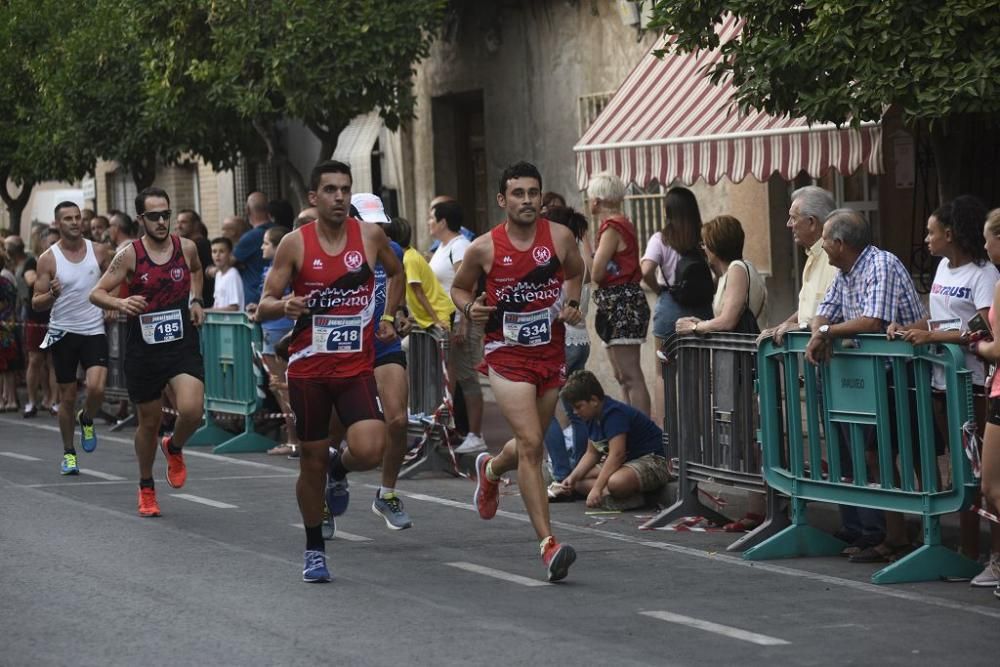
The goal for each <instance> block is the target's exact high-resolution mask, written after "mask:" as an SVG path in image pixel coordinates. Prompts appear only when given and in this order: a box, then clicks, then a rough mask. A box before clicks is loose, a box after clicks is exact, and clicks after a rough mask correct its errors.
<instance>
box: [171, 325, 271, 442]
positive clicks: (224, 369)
mask: <svg viewBox="0 0 1000 667" xmlns="http://www.w3.org/2000/svg"><path fill="white" fill-rule="evenodd" d="M260 349H261V330H260V327H259V326H257V325H256V324H255V323H254V322H251V321H250V319H249V318H248V317H247V314H246V313H238V312H235V311H234V312H222V311H218V312H216V311H208V312H206V313H205V323H204V324H203V325H202V327H201V354H202V357H203V358H204V361H205V424H204V426H202V427H201V428H199V429H198V430H197V431H195V432H194V434H193V435H192V436H191V439H190V440H188V442H187V444H188V445H209V446H212V447H214V449H213V450H212V451H213V452H214V453H216V454H222V453H233V452H262V451H266V450H268V449H270V448H271V447H273V446H274V441H273V440H271V439H270V438H265V437H264V436H262V435H260V434H259V433H256V432H255V431H254V424H253V413H254V412H256V411H257V409H258V407H259V400H258V393H257V387H258V385H259V384H260V377H259V375H258V371H257V366H256V364H255V362H254V356H255V350H260ZM213 412H216V413H223V414H231V415H240V416H242V417H243V433H240V434H238V435H235V436H234V435H233V433H231V432H230V431H227V430H225V429H222V428H219V427H218V426H216V424H215V422H214V420H213V418H212V413H213Z"/></svg>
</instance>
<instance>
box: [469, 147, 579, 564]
mask: <svg viewBox="0 0 1000 667" xmlns="http://www.w3.org/2000/svg"><path fill="white" fill-rule="evenodd" d="M497 204H499V206H500V207H501V208H503V209H504V211H505V212H506V214H507V219H506V221H505V222H504V223H503V224H502V225H499V226H497V227H495V228H494V229H493V231H492V232H491V233H490V234H484V235H483V236H480V237H479V238H477V239H476V240H475V241H473V242H472V245H471V246H469V248H468V249H467V250H466V251H465V259H464V260H463V261H462V266H461V268H460V269H459V271H458V274H457V275H456V276H455V282H454V283H453V284H452V288H451V295H452V300H453V301H454V302H455V306H456V308H458V309H460V310H461V311H462V312H463V313H464V314H465V316H466V317H468V318H470V319H472V320H473V321H476V322H485V324H486V336H485V339H484V340H485V345H484V348H485V350H484V351H485V358H484V360H483V364H482V365H481V367H480V371H481V372H483V373H484V374H486V375H488V377H489V379H490V386H491V387H492V388H493V393H494V394H495V395H496V398H497V403H498V404H499V406H500V411H501V412H502V413H503V416H504V418H506V420H507V422H508V423H509V424H510V427H511V430H512V431H513V432H514V437H513V438H512V439H511V440H510V441H508V442H507V444H506V445H504V447H503V450H502V451H501V452H500V453H499V454H498V455H497V456H496V457H491V456H490V455H489V454H487V453H485V452H484V453H482V454H480V455H479V457H478V458H477V459H476V471H477V482H476V493H475V496H474V498H475V503H476V507H477V509H478V510H479V516H481V517H482V518H483V519H492V518H493V516H494V515H495V514H496V512H497V507H498V506H499V484H498V483H499V480H500V476H501V475H503V474H504V473H505V472H507V471H508V470H513V469H515V468H516V469H517V481H518V484H519V485H520V487H521V497H522V498H523V499H524V505H525V508H526V509H527V510H528V515H529V516H530V517H531V525H532V526H533V527H534V529H535V532H536V533H537V534H538V538H539V540H541V545H540V549H541V554H542V562H543V563H544V564H545V566H546V568H547V571H548V580H549V581H558V580H560V579H563V578H564V577H565V576H566V574H567V573H568V571H569V566H570V565H572V563H573V561H574V560H576V552H575V551H574V550H573V548H572V547H571V546H569V545H568V544H559V543H558V542H557V541H556V539H555V538H554V537H553V536H552V526H551V524H550V523H549V503H548V498H547V497H546V493H545V483H544V481H543V480H542V459H543V455H544V454H543V452H544V448H543V442H542V440H543V435H544V433H545V428H546V427H548V425H549V422H550V421H552V413H553V411H554V410H555V406H556V399H557V398H558V394H559V388H560V387H561V386H562V384H563V382H564V381H565V374H566V353H565V348H564V346H563V341H564V337H565V327H564V325H563V322H568V323H570V324H576V323H578V322H580V320H581V319H582V317H583V316H582V314H581V313H580V309H579V306H580V289H581V287H582V277H583V259H582V258H581V257H580V251H579V249H578V248H577V244H576V240H575V239H574V238H573V235H572V233H571V232H570V231H569V230H568V229H567V228H566V227H563V226H562V225H553V224H550V223H549V221H548V220H546V219H545V218H541V217H539V215H538V211H539V209H540V208H541V205H542V177H541V174H539V173H538V170H537V169H536V168H535V167H534V166H533V165H531V164H528V163H526V162H519V163H518V164H516V165H513V166H511V167H508V168H507V169H506V170H505V171H504V172H503V175H502V176H501V177H500V189H499V193H498V194H497ZM484 273H485V274H486V292H485V293H484V294H483V295H482V296H480V297H479V298H478V299H475V300H473V298H474V294H475V292H474V290H475V286H476V283H477V281H478V280H479V278H480V276H482V275H483V274H484ZM564 283H565V295H566V302H565V303H563V297H562V294H563V286H564Z"/></svg>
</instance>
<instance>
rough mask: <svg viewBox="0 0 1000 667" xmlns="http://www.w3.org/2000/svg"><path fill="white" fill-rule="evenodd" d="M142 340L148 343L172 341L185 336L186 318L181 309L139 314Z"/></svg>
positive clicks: (156, 343)
mask: <svg viewBox="0 0 1000 667" xmlns="http://www.w3.org/2000/svg"><path fill="white" fill-rule="evenodd" d="M139 326H140V328H141V329H142V340H143V341H145V342H146V344H147V345H159V344H160V343H172V342H174V341H175V340H180V339H182V338H184V318H183V316H182V315H181V311H180V310H179V309H175V310H161V311H158V312H155V313H146V314H144V315H140V316H139Z"/></svg>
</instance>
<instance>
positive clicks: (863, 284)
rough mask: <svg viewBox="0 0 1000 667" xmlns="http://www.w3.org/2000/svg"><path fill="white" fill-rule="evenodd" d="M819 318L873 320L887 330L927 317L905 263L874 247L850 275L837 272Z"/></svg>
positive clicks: (861, 258)
mask: <svg viewBox="0 0 1000 667" xmlns="http://www.w3.org/2000/svg"><path fill="white" fill-rule="evenodd" d="M816 315H818V316H820V317H825V318H826V319H827V320H828V321H830V322H832V323H836V322H846V321H849V320H856V319H858V318H861V317H872V318H875V319H877V320H882V326H883V328H885V327H886V326H888V324H889V323H890V322H897V323H899V324H903V325H906V324H912V323H913V322H916V321H918V320H922V319H924V318H925V317H927V314H926V311H924V307H923V305H922V304H921V303H920V297H919V296H918V295H917V290H916V288H915V287H914V286H913V280H912V279H911V278H910V274H909V273H908V272H907V270H906V268H905V267H904V266H903V263H902V262H900V261H899V258H898V257H896V256H895V255H893V254H892V253H891V252H886V251H885V250H882V249H880V248H876V247H875V246H872V245H870V246H868V247H867V248H865V249H864V250H863V251H862V252H861V254H860V255H859V256H858V259H857V260H856V261H855V262H854V266H852V267H851V270H850V271H847V272H844V271H839V270H838V271H837V277H836V278H834V279H833V284H832V285H830V289H829V290H827V292H826V296H825V297H823V303H821V304H820V305H819V309H818V310H817V311H816Z"/></svg>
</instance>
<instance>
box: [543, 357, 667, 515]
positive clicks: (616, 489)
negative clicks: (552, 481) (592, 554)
mask: <svg viewBox="0 0 1000 667" xmlns="http://www.w3.org/2000/svg"><path fill="white" fill-rule="evenodd" d="M562 397H563V399H565V400H566V401H567V402H568V403H569V404H570V405H571V406H573V412H575V413H576V414H577V416H578V417H580V419H582V420H583V421H584V423H586V424H587V428H588V431H589V435H588V438H589V440H590V442H589V443H588V444H587V452H586V453H585V454H584V455H583V456H582V457H581V458H580V462H579V463H578V464H577V466H576V468H575V469H574V470H573V472H571V473H570V474H569V476H568V477H566V479H564V480H563V482H562V484H563V486H564V487H566V489H568V490H572V491H575V492H576V493H579V494H580V495H583V496H586V497H587V507H601V506H602V505H604V503H605V499H606V498H607V497H608V496H610V499H611V500H612V501H613V502H614V503H615V504H618V505H622V506H624V505H629V506H641V505H642V502H638V503H637V502H635V499H636V497H637V496H638V495H639V494H645V493H650V492H653V491H658V490H659V489H661V488H662V487H663V486H664V485H665V484H666V483H667V481H668V480H669V479H670V473H669V471H668V469H667V460H666V458H664V456H663V431H661V430H660V427H659V426H657V425H656V424H654V423H653V422H652V420H650V418H649V417H647V416H646V415H644V414H643V413H641V412H639V411H638V410H636V409H635V408H633V407H632V406H630V405H627V404H625V403H622V402H621V401H616V400H615V399H613V398H609V397H607V396H605V395H604V388H603V387H602V386H601V383H600V382H599V381H598V380H597V378H596V377H595V376H594V374H593V373H591V372H590V371H576V372H575V373H573V374H572V375H570V376H569V379H567V380H566V386H564V387H563V390H562Z"/></svg>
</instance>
